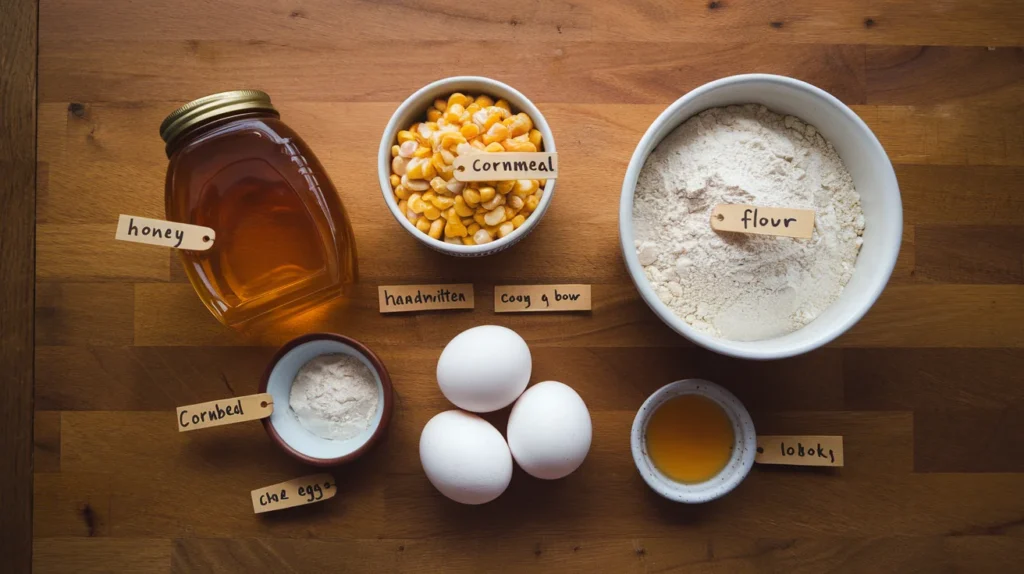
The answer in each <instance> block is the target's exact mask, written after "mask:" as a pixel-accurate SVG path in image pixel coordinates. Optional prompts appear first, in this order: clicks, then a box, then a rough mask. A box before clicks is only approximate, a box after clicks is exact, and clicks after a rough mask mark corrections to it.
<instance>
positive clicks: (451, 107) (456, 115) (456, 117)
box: [444, 101, 466, 124]
mask: <svg viewBox="0 0 1024 574" xmlns="http://www.w3.org/2000/svg"><path fill="white" fill-rule="evenodd" d="M465 111H466V108H464V107H462V104H452V103H451V101H449V102H448V110H447V111H446V112H445V113H444V119H445V120H447V121H448V122H450V123H453V124H454V123H456V122H459V121H461V120H462V114H463V112H465Z"/></svg>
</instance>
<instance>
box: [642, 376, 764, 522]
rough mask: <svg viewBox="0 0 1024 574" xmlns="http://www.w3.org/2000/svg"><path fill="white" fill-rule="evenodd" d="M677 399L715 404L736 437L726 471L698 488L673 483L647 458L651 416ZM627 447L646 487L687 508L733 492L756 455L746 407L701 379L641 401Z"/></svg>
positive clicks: (669, 386)
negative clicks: (688, 397) (692, 398)
mask: <svg viewBox="0 0 1024 574" xmlns="http://www.w3.org/2000/svg"><path fill="white" fill-rule="evenodd" d="M680 395H700V396H702V397H706V398H708V399H710V400H712V401H715V402H716V403H718V405H719V406H721V407H722V410H724V411H725V414H726V415H728V416H729V420H730V421H732V429H733V435H734V436H735V442H734V443H733V449H732V458H730V459H729V462H728V464H726V465H725V468H723V469H722V470H721V472H719V473H718V474H717V475H715V476H714V477H713V478H712V479H710V480H708V481H705V482H700V483H697V484H685V483H681V482H676V481H674V480H672V479H671V478H669V477H667V476H665V474H664V473H663V472H661V471H660V470H658V467H656V466H654V463H653V462H652V461H651V457H650V455H648V454H647V436H646V435H647V423H648V422H649V421H650V420H651V415H652V414H654V411H656V410H658V407H660V406H661V405H662V404H664V403H665V402H666V401H668V400H669V399H672V398H675V397H678V396H680ZM629 443H630V449H631V450H632V451H633V462H634V463H636V468H637V470H639V471H640V476H642V477H643V479H644V482H646V483H647V486H650V487H651V490H653V491H654V492H657V493H658V494H660V495H661V496H663V497H665V498H667V499H669V500H674V501H676V502H685V503H687V504H699V503H702V502H708V501H710V500H714V499H716V498H719V497H721V496H724V495H726V494H728V493H729V492H730V491H732V489H734V488H736V487H737V486H738V485H739V484H740V483H741V482H743V479H744V478H746V477H747V474H749V473H750V469H751V468H752V467H753V466H754V454H755V453H756V451H757V435H756V434H755V432H754V421H752V420H751V419H750V413H748V412H747V409H746V407H744V406H743V403H741V402H740V400H739V399H737V398H736V396H735V395H733V394H732V393H730V392H729V391H727V390H725V389H724V388H722V387H720V386H718V385H716V384H715V383H712V382H710V381H705V380H703V379H685V380H682V381H676V382H674V383H669V384H667V385H665V386H664V387H661V388H660V389H658V390H657V391H654V394H652V395H651V396H650V397H648V398H647V400H646V401H644V404H643V405H642V406H641V407H640V410H639V411H637V413H636V418H634V419H633V429H632V432H631V433H630V437H629Z"/></svg>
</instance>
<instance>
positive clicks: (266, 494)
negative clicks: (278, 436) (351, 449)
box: [250, 473, 338, 514]
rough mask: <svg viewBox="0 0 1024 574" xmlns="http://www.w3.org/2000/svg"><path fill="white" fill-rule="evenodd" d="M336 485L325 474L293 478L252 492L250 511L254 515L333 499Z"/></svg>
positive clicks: (336, 489)
mask: <svg viewBox="0 0 1024 574" xmlns="http://www.w3.org/2000/svg"><path fill="white" fill-rule="evenodd" d="M337 493H338V483H336V482H335V481H334V477H333V476H331V475H330V474H327V473H320V474H311V475H309V476H303V477H302V478H293V479H291V480H286V481H284V482H279V483H277V484H272V485H270V486H264V487H263V488H257V489H256V490H253V491H252V492H251V493H250V495H251V496H252V511H253V512H254V513H256V514H260V513H263V512H270V511H272V510H281V509H283V508H291V507H293V506H302V505H305V504H313V503H314V502H320V501H321V500H328V499H331V498H334V495H335V494H337Z"/></svg>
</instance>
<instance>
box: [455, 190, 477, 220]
mask: <svg viewBox="0 0 1024 574" xmlns="http://www.w3.org/2000/svg"><path fill="white" fill-rule="evenodd" d="M453 207H454V209H455V213H457V214H459V216H460V217H469V216H471V215H473V208H472V207H470V206H468V205H466V199H465V198H464V197H462V196H461V195H456V196H455V205H454V206H453Z"/></svg>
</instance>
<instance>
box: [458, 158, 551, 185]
mask: <svg viewBox="0 0 1024 574" xmlns="http://www.w3.org/2000/svg"><path fill="white" fill-rule="evenodd" d="M452 166H453V167H455V179H457V180H459V181H504V180H509V179H555V178H557V177H558V154H557V153H553V152H542V151H537V152H499V153H487V152H480V153H470V154H466V155H460V156H458V157H456V158H455V161H454V162H453V163H452Z"/></svg>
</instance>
